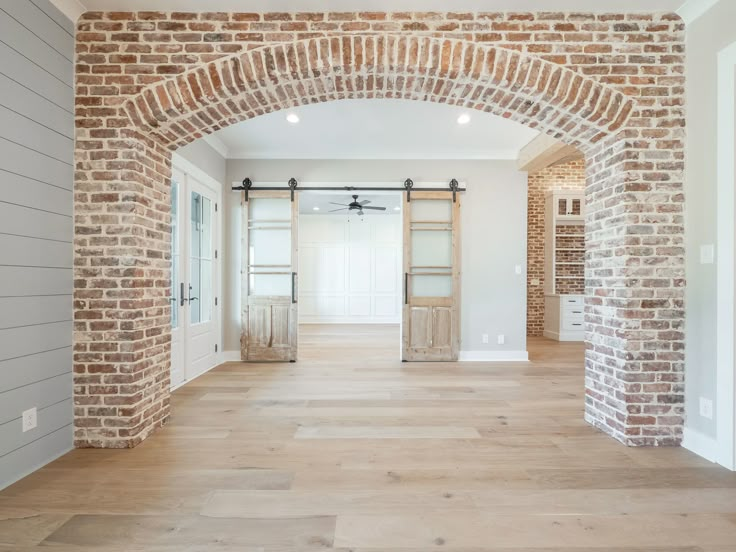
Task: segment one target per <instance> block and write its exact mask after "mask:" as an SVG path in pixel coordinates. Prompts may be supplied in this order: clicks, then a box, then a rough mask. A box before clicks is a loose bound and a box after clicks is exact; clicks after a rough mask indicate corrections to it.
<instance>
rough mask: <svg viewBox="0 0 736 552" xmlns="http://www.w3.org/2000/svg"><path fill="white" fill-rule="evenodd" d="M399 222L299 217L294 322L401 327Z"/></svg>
mask: <svg viewBox="0 0 736 552" xmlns="http://www.w3.org/2000/svg"><path fill="white" fill-rule="evenodd" d="M401 270H402V269H401V217H400V216H399V215H373V216H370V215H366V216H365V217H363V218H362V219H361V218H360V217H358V216H356V215H350V216H345V215H337V214H335V215H304V214H302V215H300V216H299V322H301V323H307V324H324V323H347V324H365V323H384V324H396V323H398V322H400V321H401V283H400V282H401Z"/></svg>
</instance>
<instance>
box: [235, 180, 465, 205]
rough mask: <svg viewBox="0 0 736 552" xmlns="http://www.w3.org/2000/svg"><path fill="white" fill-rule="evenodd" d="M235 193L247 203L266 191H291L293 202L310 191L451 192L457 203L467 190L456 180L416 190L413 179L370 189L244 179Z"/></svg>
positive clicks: (407, 193) (408, 197) (408, 193)
mask: <svg viewBox="0 0 736 552" xmlns="http://www.w3.org/2000/svg"><path fill="white" fill-rule="evenodd" d="M232 189H233V191H236V192H243V195H244V196H245V201H248V193H249V192H252V191H256V190H266V191H283V190H290V191H291V200H292V201H294V194H295V193H296V192H309V191H319V192H340V191H345V192H358V191H360V192H406V200H407V201H411V193H412V192H442V191H446V192H451V193H452V201H453V202H455V201H457V194H458V193H461V192H465V191H466V188H461V187H460V184H459V183H458V181H457V180H455V179H454V178H453V179H452V180H450V182H449V184H448V186H447V188H444V189H443V188H415V187H414V181H413V180H412V179H411V178H407V179H406V180H405V181H404V185H403V186H382V187H369V186H304V187H301V188H300V187H299V182H298V181H297V179H296V178H290V179H289V181H288V182H287V184H286V187H284V186H254V185H253V181H252V180H251V179H250V178H247V177H246V178H244V179H243V182H242V183H241V185H240V186H233V187H232Z"/></svg>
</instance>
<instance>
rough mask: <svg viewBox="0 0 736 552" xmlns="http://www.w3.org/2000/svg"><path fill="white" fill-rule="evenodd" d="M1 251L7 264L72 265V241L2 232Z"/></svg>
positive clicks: (0, 259)
mask: <svg viewBox="0 0 736 552" xmlns="http://www.w3.org/2000/svg"><path fill="white" fill-rule="evenodd" d="M67 237H68V236H67ZM69 241H70V242H71V240H69ZM0 251H2V252H3V256H2V258H0V264H1V265H5V266H50V267H61V268H71V267H72V245H71V243H63V242H52V241H48V240H41V239H35V238H26V237H21V236H7V235H2V234H0Z"/></svg>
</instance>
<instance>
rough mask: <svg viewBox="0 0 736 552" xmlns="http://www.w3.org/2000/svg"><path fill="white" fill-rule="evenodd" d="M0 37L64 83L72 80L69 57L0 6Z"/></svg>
mask: <svg viewBox="0 0 736 552" xmlns="http://www.w3.org/2000/svg"><path fill="white" fill-rule="evenodd" d="M21 1H22V0H21ZM4 6H5V3H3V7H4ZM39 34H40V32H39ZM0 37H2V41H3V42H4V43H5V44H7V45H8V46H10V47H11V48H13V49H14V50H15V51H17V52H21V53H22V54H23V55H24V56H25V57H27V58H28V59H29V60H30V61H32V62H33V63H35V64H36V65H38V66H39V67H42V68H43V69H45V70H46V71H48V72H49V73H51V74H52V75H53V76H55V77H56V78H57V79H59V80H60V81H62V82H65V83H70V82H72V81H73V79H74V67H73V63H72V62H71V61H70V59H71V58H67V57H64V56H62V55H61V54H60V53H59V52H57V51H56V50H54V49H53V48H51V47H50V46H49V45H48V44H46V43H45V42H44V41H43V40H41V39H40V38H39V37H38V36H37V35H36V34H34V33H33V32H31V31H30V30H29V29H26V28H25V27H24V26H23V25H21V24H20V23H18V21H16V20H15V19H13V18H12V17H11V16H10V15H8V13H7V12H6V11H5V10H4V9H2V8H0Z"/></svg>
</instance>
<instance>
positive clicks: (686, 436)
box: [682, 427, 718, 462]
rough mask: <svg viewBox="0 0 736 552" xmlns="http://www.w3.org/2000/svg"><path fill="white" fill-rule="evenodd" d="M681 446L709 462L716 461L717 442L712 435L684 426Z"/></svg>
mask: <svg viewBox="0 0 736 552" xmlns="http://www.w3.org/2000/svg"><path fill="white" fill-rule="evenodd" d="M682 446H683V447H684V448H686V449H687V450H689V451H690V452H694V453H695V454H697V455H698V456H702V457H703V458H705V459H706V460H710V461H711V462H716V459H717V458H718V442H717V441H716V440H715V439H714V438H713V437H708V436H707V435H703V434H702V433H700V432H699V431H695V430H694V429H690V428H687V427H686V428H685V431H684V432H683V435H682Z"/></svg>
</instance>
